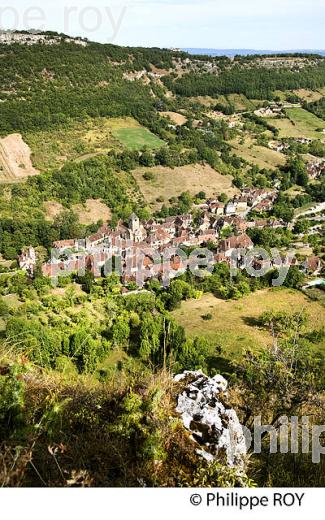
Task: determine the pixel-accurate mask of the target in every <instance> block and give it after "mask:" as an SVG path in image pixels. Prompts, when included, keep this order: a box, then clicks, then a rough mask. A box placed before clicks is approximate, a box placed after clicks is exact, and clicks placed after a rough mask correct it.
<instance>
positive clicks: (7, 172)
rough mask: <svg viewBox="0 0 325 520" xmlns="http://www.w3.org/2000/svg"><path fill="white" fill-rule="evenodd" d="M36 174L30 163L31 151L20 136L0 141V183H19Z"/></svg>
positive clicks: (8, 137)
mask: <svg viewBox="0 0 325 520" xmlns="http://www.w3.org/2000/svg"><path fill="white" fill-rule="evenodd" d="M38 173H39V171H38V170H36V168H34V166H33V164H32V161H31V150H30V148H29V146H28V145H27V144H26V143H25V141H24V140H23V138H22V136H21V134H10V135H8V136H7V137H4V138H3V139H0V183H1V182H2V183H6V182H19V181H21V180H24V179H26V178H27V177H30V176H31V175H37V174H38Z"/></svg>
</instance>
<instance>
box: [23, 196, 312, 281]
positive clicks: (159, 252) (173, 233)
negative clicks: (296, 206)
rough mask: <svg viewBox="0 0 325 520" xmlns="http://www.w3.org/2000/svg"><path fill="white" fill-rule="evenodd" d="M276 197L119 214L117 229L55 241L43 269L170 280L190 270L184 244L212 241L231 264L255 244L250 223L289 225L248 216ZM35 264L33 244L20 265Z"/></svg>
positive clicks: (259, 264) (28, 268)
mask: <svg viewBox="0 0 325 520" xmlns="http://www.w3.org/2000/svg"><path fill="white" fill-rule="evenodd" d="M276 198H277V191H276V190H270V189H248V188H247V189H244V190H243V191H242V192H241V194H240V195H239V196H235V197H234V198H233V199H232V200H230V201H228V202H227V203H222V202H220V200H218V199H209V200H207V201H206V202H204V203H202V204H199V205H197V206H196V209H199V210H200V216H199V217H193V215H192V214H191V213H189V214H186V215H176V216H170V217H167V218H165V219H154V218H152V219H150V220H147V221H144V222H141V221H140V219H139V218H138V216H137V215H136V214H134V213H133V214H132V215H131V216H130V218H129V220H128V222H123V221H121V220H120V221H119V222H118V224H117V226H116V227H115V228H114V229H113V228H112V227H110V226H109V225H107V224H104V225H102V226H101V227H100V228H99V229H98V231H97V232H96V233H94V234H92V235H90V236H88V237H86V238H85V239H73V238H72V239H69V240H61V241H56V242H54V243H53V248H52V252H51V258H50V259H49V260H48V261H47V262H46V263H43V264H42V265H41V271H42V274H43V276H45V277H50V278H51V279H56V280H57V279H58V277H60V276H62V277H63V276H68V275H70V274H73V273H78V274H85V272H86V271H89V272H91V273H92V274H93V276H94V277H95V278H100V277H102V276H107V275H108V274H111V273H112V272H113V271H114V272H117V273H118V274H119V275H120V277H121V281H122V283H123V285H125V286H127V285H128V284H129V283H131V282H135V283H136V285H137V286H140V287H143V286H144V284H145V283H146V282H147V281H148V280H150V279H153V278H155V279H158V280H160V281H162V282H163V283H165V277H166V276H168V279H171V278H174V277H176V276H179V275H180V274H183V273H184V272H185V271H186V269H187V267H188V264H187V263H186V262H185V263H184V258H182V254H181V253H182V250H180V248H184V250H185V249H186V248H188V249H189V250H191V249H192V250H193V248H194V249H195V248H199V247H208V248H209V246H212V247H210V250H211V251H213V253H212V252H211V255H213V264H216V263H227V264H228V265H231V262H232V261H233V260H234V251H235V252H236V251H241V252H242V251H250V250H252V249H253V248H254V244H253V242H252V240H251V238H250V237H249V236H248V234H247V230H248V229H252V228H259V229H263V228H273V229H275V228H285V227H287V224H285V223H284V222H283V221H281V220H276V219H273V218H270V219H268V218H260V219H255V220H253V219H252V220H250V219H249V213H250V212H251V211H253V210H254V213H259V212H265V211H268V210H270V209H271V208H272V205H273V203H274V201H275V200H276ZM241 254H242V253H241ZM241 254H240V255H239V256H238V258H237V257H236V253H235V257H236V258H235V261H236V266H237V267H240V268H243V267H244V262H243V259H242V258H241ZM283 261H284V259H283ZM286 261H287V260H286ZM288 261H290V265H298V262H297V261H296V259H295V258H291V259H290V260H288ZM113 264H114V266H113ZM36 266H37V254H36V252H35V249H34V248H33V247H31V246H30V247H29V248H28V249H27V250H25V251H23V252H22V254H21V255H20V256H19V267H20V269H22V270H23V271H25V272H26V273H27V274H28V275H29V276H30V277H33V276H34V274H35V270H36ZM254 266H255V268H256V269H263V268H265V267H268V268H269V269H270V268H272V267H276V264H274V263H272V262H271V263H270V262H265V261H264V262H263V261H262V260H260V259H258V258H256V259H255V260H254ZM305 268H306V270H307V271H308V272H310V274H318V273H319V272H320V270H321V261H320V259H319V258H318V257H311V258H308V259H307V261H306V264H305Z"/></svg>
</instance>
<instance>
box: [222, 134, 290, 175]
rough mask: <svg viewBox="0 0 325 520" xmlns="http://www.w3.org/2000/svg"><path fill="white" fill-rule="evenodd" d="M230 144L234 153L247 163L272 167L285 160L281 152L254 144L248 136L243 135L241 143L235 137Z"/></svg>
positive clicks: (261, 166) (260, 166)
mask: <svg viewBox="0 0 325 520" xmlns="http://www.w3.org/2000/svg"><path fill="white" fill-rule="evenodd" d="M231 145H232V147H233V149H234V151H235V153H236V155H239V156H240V157H242V158H243V159H245V161H248V162H249V163H253V164H257V166H258V167H259V168H270V169H274V168H277V167H278V166H282V165H284V164H285V162H286V158H285V156H284V155H283V154H282V153H280V152H277V151H275V150H271V149H270V148H267V147H266V146H259V145H256V144H254V141H253V140H252V139H251V138H250V137H245V142H244V143H243V144H241V143H240V142H239V141H238V139H237V140H234V141H232V142H231Z"/></svg>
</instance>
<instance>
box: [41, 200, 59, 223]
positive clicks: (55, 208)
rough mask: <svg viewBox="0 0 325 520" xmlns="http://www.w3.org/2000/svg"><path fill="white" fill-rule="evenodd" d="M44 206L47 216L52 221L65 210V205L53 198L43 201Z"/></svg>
mask: <svg viewBox="0 0 325 520" xmlns="http://www.w3.org/2000/svg"><path fill="white" fill-rule="evenodd" d="M43 207H44V210H45V218H46V220H49V221H50V222H53V220H55V219H56V217H58V216H59V215H60V213H62V211H64V207H63V206H62V204H60V202H55V201H53V200H48V201H46V202H44V203H43Z"/></svg>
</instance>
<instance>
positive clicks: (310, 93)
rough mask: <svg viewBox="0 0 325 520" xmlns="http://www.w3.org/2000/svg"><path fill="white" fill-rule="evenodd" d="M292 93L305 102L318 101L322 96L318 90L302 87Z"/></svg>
mask: <svg viewBox="0 0 325 520" xmlns="http://www.w3.org/2000/svg"><path fill="white" fill-rule="evenodd" d="M293 93H294V94H296V96H298V97H299V98H300V99H302V100H303V101H307V103H313V102H314V101H318V100H319V99H321V98H322V97H323V95H322V94H321V93H320V92H317V91H314V90H308V89H304V88H301V89H298V90H294V91H293Z"/></svg>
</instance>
